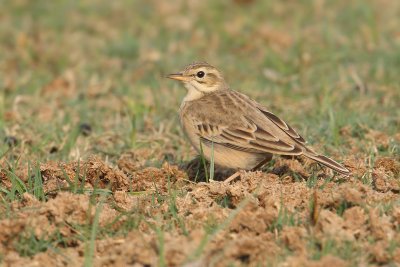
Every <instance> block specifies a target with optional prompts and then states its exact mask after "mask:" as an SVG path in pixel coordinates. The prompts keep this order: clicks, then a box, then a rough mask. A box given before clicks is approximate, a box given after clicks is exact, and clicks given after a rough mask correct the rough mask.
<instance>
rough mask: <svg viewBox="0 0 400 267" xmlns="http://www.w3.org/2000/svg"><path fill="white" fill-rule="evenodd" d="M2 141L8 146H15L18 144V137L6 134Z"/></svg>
mask: <svg viewBox="0 0 400 267" xmlns="http://www.w3.org/2000/svg"><path fill="white" fill-rule="evenodd" d="M4 143H5V144H6V145H8V146H9V147H15V146H16V145H18V139H17V138H16V137H14V136H6V137H4Z"/></svg>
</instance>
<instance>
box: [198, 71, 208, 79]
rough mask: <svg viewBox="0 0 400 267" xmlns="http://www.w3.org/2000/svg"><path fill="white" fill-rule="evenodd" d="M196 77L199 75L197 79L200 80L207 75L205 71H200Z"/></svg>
mask: <svg viewBox="0 0 400 267" xmlns="http://www.w3.org/2000/svg"><path fill="white" fill-rule="evenodd" d="M196 75H197V77H199V78H203V77H204V75H206V74H205V73H204V71H199V72H198V73H197V74H196Z"/></svg>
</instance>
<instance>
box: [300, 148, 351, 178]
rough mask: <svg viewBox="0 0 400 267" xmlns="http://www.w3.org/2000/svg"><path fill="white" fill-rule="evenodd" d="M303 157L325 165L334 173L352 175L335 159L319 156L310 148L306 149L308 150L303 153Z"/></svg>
mask: <svg viewBox="0 0 400 267" xmlns="http://www.w3.org/2000/svg"><path fill="white" fill-rule="evenodd" d="M303 155H304V156H306V157H308V158H310V159H313V160H315V161H317V162H319V163H321V164H322V165H325V166H326V167H328V168H331V169H332V170H334V171H337V172H338V173H340V174H344V175H349V174H350V171H349V170H348V169H346V168H345V167H344V166H342V165H341V164H339V163H337V162H336V161H334V160H333V159H330V158H328V157H325V156H323V155H319V154H317V153H315V152H314V151H312V150H311V149H309V148H306V150H305V151H304V152H303Z"/></svg>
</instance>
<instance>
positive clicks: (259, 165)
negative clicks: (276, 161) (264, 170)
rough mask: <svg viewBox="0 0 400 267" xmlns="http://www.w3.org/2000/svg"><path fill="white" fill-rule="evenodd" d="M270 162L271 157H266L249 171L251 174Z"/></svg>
mask: <svg viewBox="0 0 400 267" xmlns="http://www.w3.org/2000/svg"><path fill="white" fill-rule="evenodd" d="M270 160H271V157H266V158H265V159H264V160H262V161H261V162H260V163H258V164H257V166H255V167H254V168H253V169H251V171H252V172H255V171H258V169H260V168H261V167H262V166H264V165H265V163H267V162H268V161H270Z"/></svg>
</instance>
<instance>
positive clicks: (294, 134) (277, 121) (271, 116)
mask: <svg viewBox="0 0 400 267" xmlns="http://www.w3.org/2000/svg"><path fill="white" fill-rule="evenodd" d="M259 109H260V111H261V112H262V113H263V114H264V115H265V116H266V117H267V118H268V119H270V120H271V121H272V122H273V123H275V124H276V125H277V126H278V127H279V128H281V129H282V130H284V131H285V132H286V133H287V134H288V135H289V136H290V137H292V138H293V139H294V140H296V141H297V142H299V143H301V144H305V143H306V141H305V140H304V138H303V137H302V136H301V135H299V134H298V133H297V132H296V131H295V130H294V129H293V128H292V127H291V126H290V125H289V124H287V123H286V122H284V121H283V120H281V119H280V118H278V117H277V116H276V115H275V114H273V113H272V112H269V111H267V110H265V109H263V108H259Z"/></svg>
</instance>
